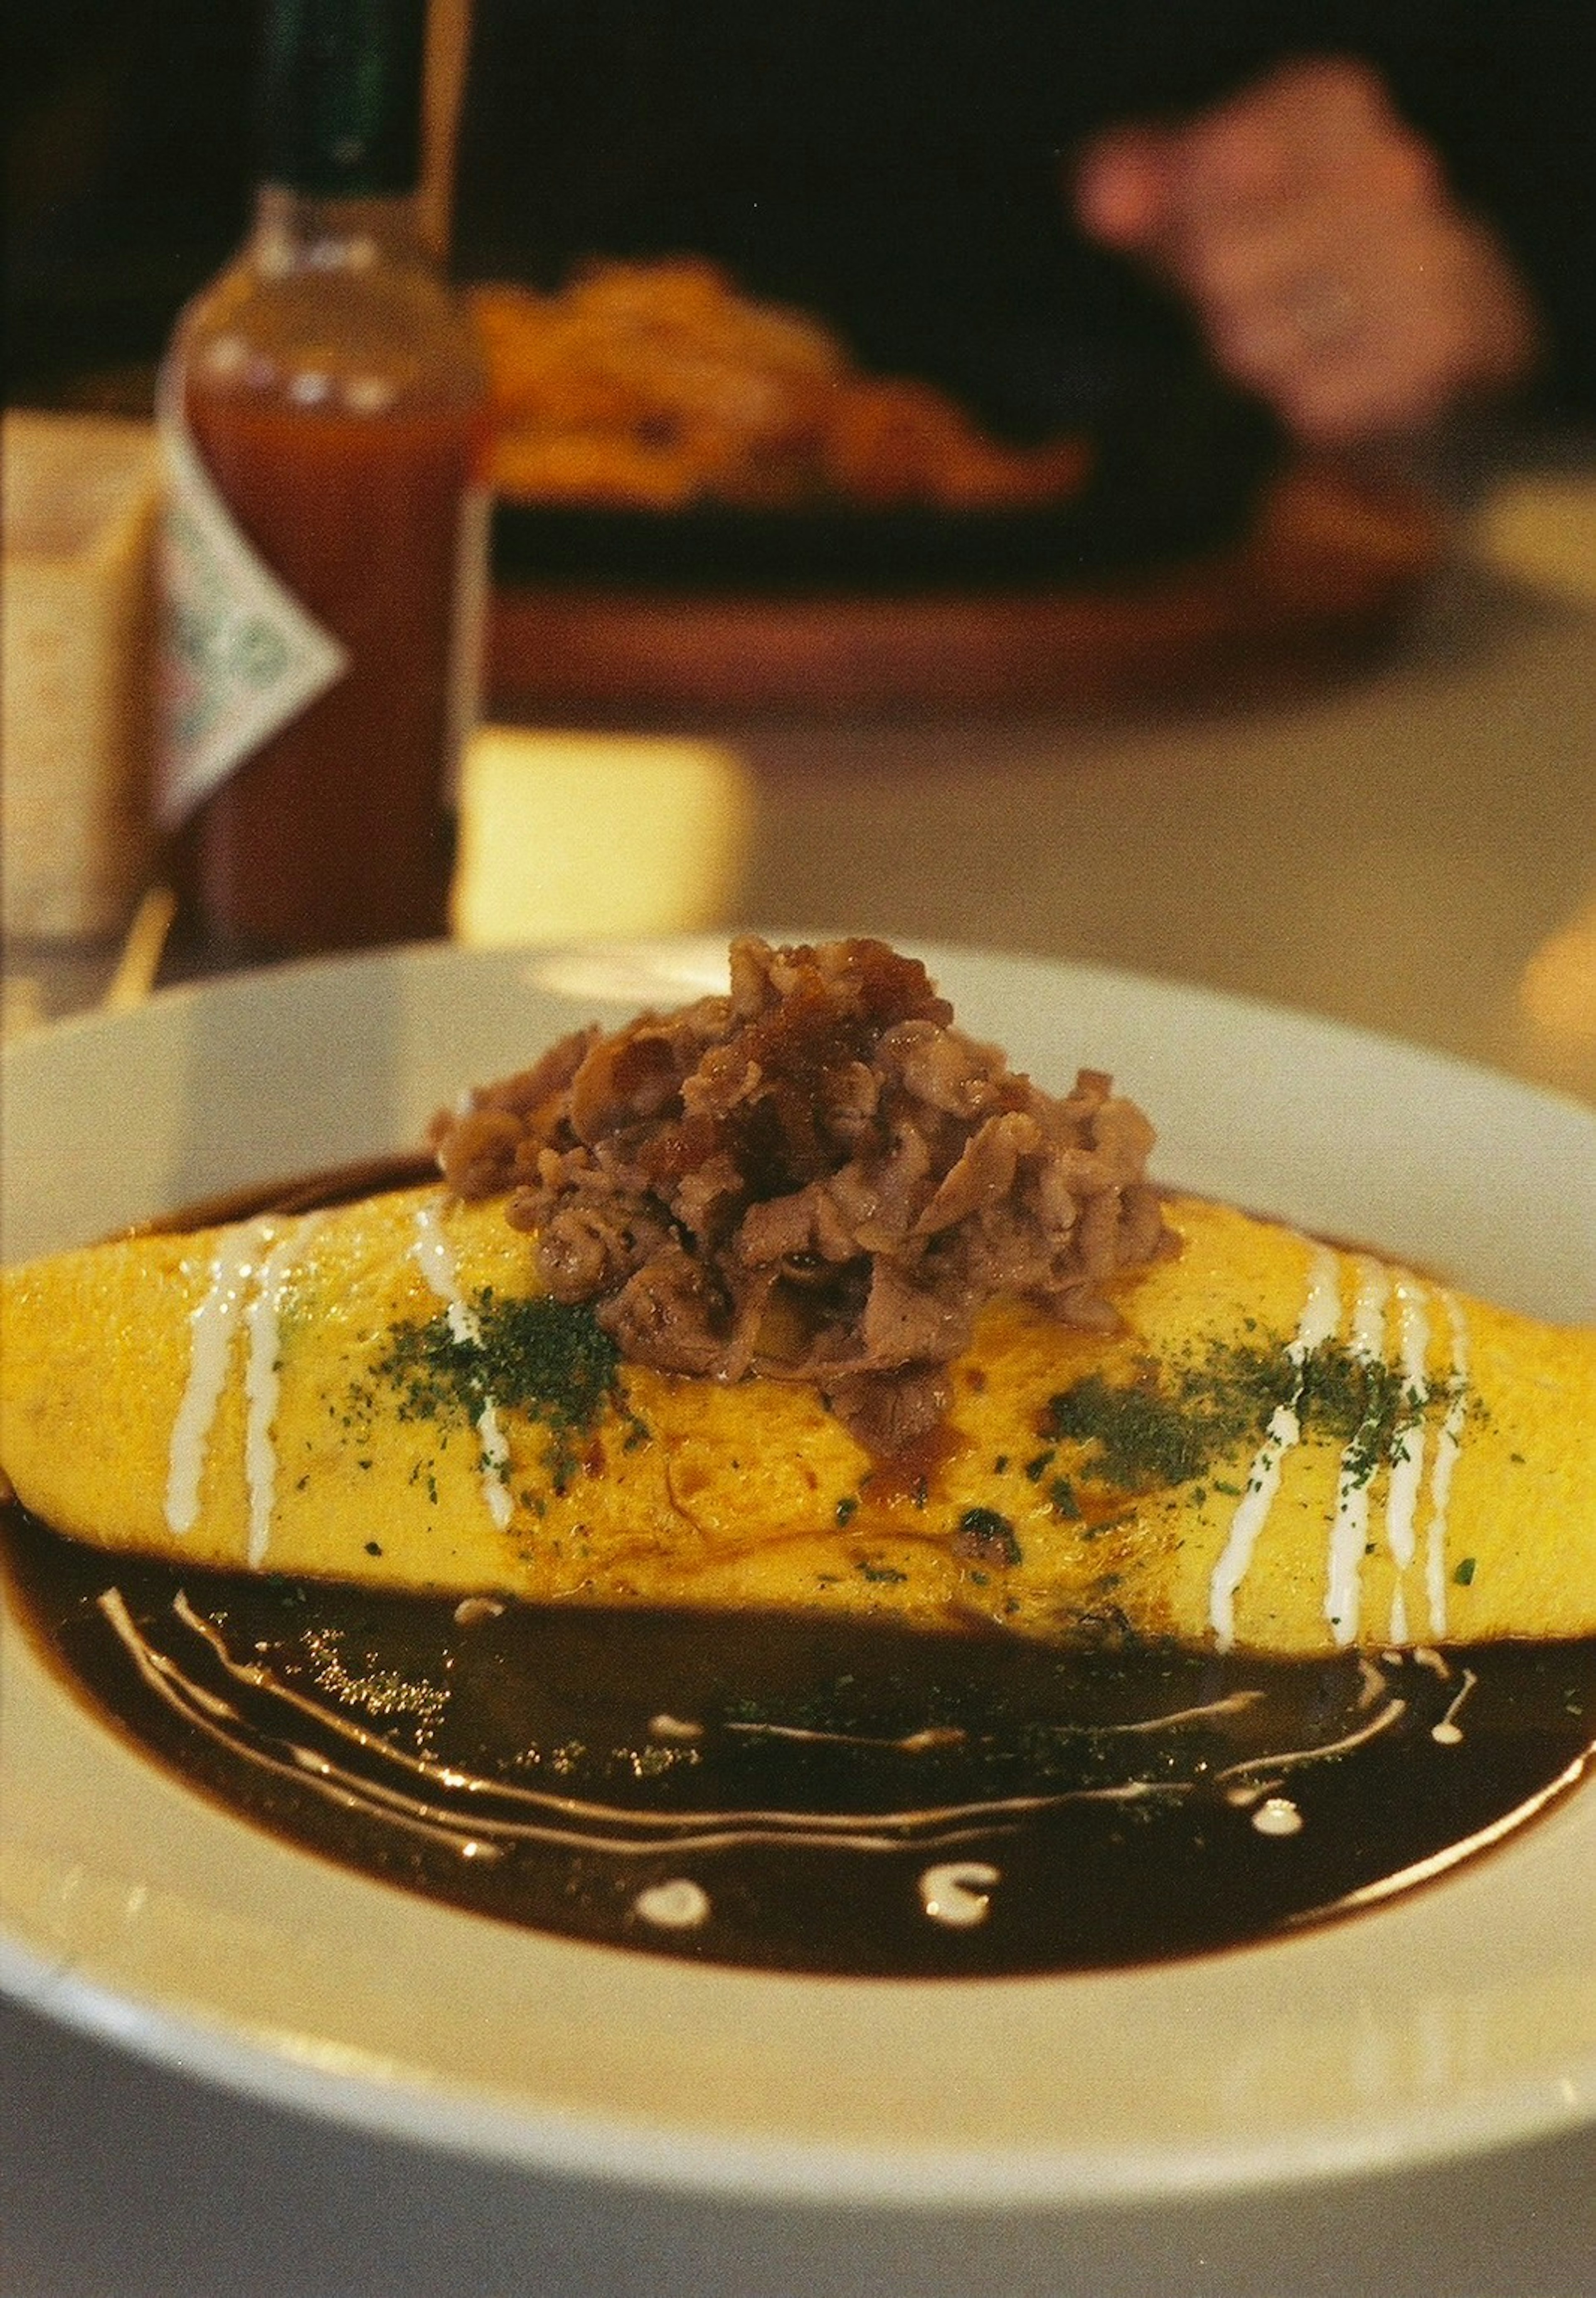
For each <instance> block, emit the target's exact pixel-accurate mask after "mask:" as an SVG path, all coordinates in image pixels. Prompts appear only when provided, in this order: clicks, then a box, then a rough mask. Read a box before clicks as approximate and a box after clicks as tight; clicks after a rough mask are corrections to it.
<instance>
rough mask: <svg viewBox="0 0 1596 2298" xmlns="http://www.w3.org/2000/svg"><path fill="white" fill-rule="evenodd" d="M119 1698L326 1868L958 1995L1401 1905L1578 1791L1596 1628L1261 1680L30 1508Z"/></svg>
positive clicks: (238, 1809) (250, 1813)
mask: <svg viewBox="0 0 1596 2298" xmlns="http://www.w3.org/2000/svg"><path fill="white" fill-rule="evenodd" d="M4 1558H5V1564H6V1570H7V1577H8V1580H9V1583H10V1591H11V1595H12V1601H13V1603H14V1605H15V1608H16V1609H17V1611H18V1613H19V1614H20V1616H21V1619H22V1621H23V1623H24V1624H25V1625H26V1627H27V1628H28V1630H29V1632H30V1633H31V1634H32V1635H33V1637H34V1638H35V1640H36V1641H37V1643H38V1645H39V1646H40V1647H41V1648H42V1649H43V1650H44V1652H45V1654H46V1656H47V1657H48V1659H49V1661H50V1662H51V1664H52V1665H53V1666H54V1668H55V1669H56V1670H57V1671H58V1673H59V1674H61V1675H62V1676H63V1677H64V1678H65V1679H66V1680H67V1681H68V1682H70V1684H71V1685H72V1687H73V1688H74V1689H75V1690H76V1691H77V1692H78V1693H79V1695H80V1696H81V1697H82V1698H83V1699H84V1700H85V1701H86V1702H87V1704H88V1706H89V1707H90V1708H91V1709H92V1710H93V1711H94V1712H95V1714H96V1715H99V1716H100V1717H102V1718H103V1720H105V1721H106V1722H107V1723H111V1724H112V1725H113V1726H114V1728H116V1729H117V1730H119V1731H120V1732H122V1733H123V1734H124V1735H125V1736H126V1737H128V1739H129V1740H132V1741H133V1742H134V1744H136V1746H137V1747H139V1748H142V1749H143V1750H145V1752H146V1753H147V1754H149V1755H150V1756H151V1757H153V1758H154V1759H155V1760H156V1761H158V1762H159V1763H161V1764H162V1765H166V1766H168V1767H170V1769H171V1770H173V1771H174V1772H175V1773H178V1775H179V1776H180V1777H181V1778H182V1779H184V1780H185V1781H186V1782H187V1783H188V1785H189V1786H191V1787H192V1788H194V1790H197V1791H198V1792H200V1793H201V1794H203V1795H205V1796H207V1797H209V1798H212V1799H214V1800H217V1801H219V1802H221V1803H223V1804H224V1805H226V1806H227V1808H228V1809H230V1810H231V1811H233V1812H234V1813H236V1814H238V1815H239V1816H240V1817H241V1818H243V1819H244V1820H247V1821H249V1822H251V1823H254V1824H256V1825H258V1826H260V1827H263V1828H266V1829H268V1830H269V1831H271V1832H273V1833H275V1834H277V1835H278V1836H280V1837H282V1838H283V1839H285V1840H286V1841H287V1842H289V1843H291V1844H293V1845H294V1846H295V1847H297V1848H298V1849H299V1850H301V1851H302V1852H306V1853H310V1854H314V1855H317V1856H321V1857H324V1858H327V1859H330V1860H333V1861H335V1862H336V1863H338V1864H341V1865H344V1866H347V1867H351V1868H354V1869H357V1870H359V1871H360V1872H363V1873H365V1874H367V1875H368V1876H370V1877H373V1878H376V1879H377V1880H378V1881H381V1882H383V1883H385V1884H389V1885H393V1886H396V1887H398V1888H400V1889H405V1890H409V1891H418V1892H421V1893H424V1894H426V1896H428V1897H433V1898H434V1899H438V1900H442V1901H443V1902H445V1903H447V1904H448V1905H452V1906H455V1907H459V1908H463V1909H467V1910H469V1911H471V1912H472V1913H474V1914H477V1915H481V1916H486V1917H491V1918H492V1919H495V1920H497V1921H500V1922H512V1923H518V1924H523V1925H525V1926H528V1927H530V1928H531V1929H533V1930H541V1931H546V1932H555V1933H558V1934H561V1935H564V1936H566V1937H571V1938H581V1939H585V1940H588V1941H592V1942H599V1943H602V1944H604V1945H606V1946H609V1947H623V1948H632V1949H642V1950H647V1951H649V1952H653V1953H657V1954H666V1955H685V1956H690V1957H695V1958H698V1959H700V1960H703V1961H706V1962H711V1963H731V1964H741V1965H745V1966H750V1967H756V1968H762V1969H768V1970H779V1971H809V1972H818V1973H826V1974H832V1975H842V1974H853V1975H861V1976H865V1975H868V1976H879V1977H897V1978H928V1979H929V1978H939V1977H943V1978H969V1977H977V1976H997V1975H1003V1974H1017V1973H1027V1972H1029V1973H1038V1972H1047V1971H1081V1970H1094V1969H1103V1968H1106V1967H1116V1966H1119V1967H1123V1966H1129V1965H1134V1964H1137V1963H1150V1962H1160V1961H1165V1960H1168V1959H1170V1958H1174V1957H1179V1956H1184V1955H1197V1954H1203V1953H1207V1952H1211V1951H1213V1950H1215V1949H1219V1948H1227V1947H1242V1946H1245V1945H1248V1944H1251V1943H1255V1942H1258V1941H1261V1940H1264V1939H1269V1938H1280V1937H1283V1936H1286V1935H1287V1934H1289V1933H1291V1932H1293V1931H1295V1930H1300V1929H1302V1927H1303V1926H1305V1925H1311V1924H1314V1923H1318V1922H1324V1921H1326V1920H1328V1919H1330V1918H1332V1917H1337V1916H1341V1915H1344V1914H1352V1912H1354V1911H1356V1910H1358V1909H1360V1908H1365V1907H1369V1906H1371V1905H1378V1904H1379V1903H1380V1902H1382V1901H1384V1900H1385V1899H1387V1898H1388V1897H1391V1896H1392V1895H1393V1893H1395V1892H1398V1891H1401V1890H1402V1889H1409V1888H1412V1887H1414V1886H1416V1885H1418V1884H1419V1883H1423V1882H1427V1881H1433V1880H1435V1878H1436V1877H1438V1876H1441V1875H1443V1874H1444V1873H1445V1872H1448V1871H1449V1870H1450V1869H1451V1867H1453V1866H1454V1865H1456V1864H1459V1863H1460V1862H1461V1861H1463V1860H1465V1859H1468V1858H1469V1857H1472V1856H1476V1854H1478V1853H1479V1852H1481V1851H1483V1850H1484V1849H1485V1848H1487V1847H1489V1846H1491V1845H1493V1844H1494V1843H1496V1842H1498V1841H1499V1840H1501V1838H1502V1837H1503V1836H1504V1835H1506V1834H1509V1833H1510V1832H1511V1831H1513V1830H1515V1829H1516V1828H1517V1827H1518V1826H1519V1825H1521V1824H1523V1823H1526V1822H1527V1821H1528V1820H1530V1819H1531V1818H1533V1817H1534V1815H1535V1814H1537V1813H1538V1812H1540V1811H1542V1810H1543V1809H1544V1808H1545V1807H1546V1806H1548V1805H1549V1804H1551V1803H1552V1802H1553V1801H1555V1800H1556V1799H1557V1798H1559V1797H1560V1796H1561V1795H1562V1794H1564V1793H1566V1792H1567V1791H1568V1790H1571V1789H1572V1788H1573V1787H1574V1785H1575V1782H1576V1781H1578V1780H1579V1779H1580V1778H1581V1777H1582V1776H1583V1775H1584V1773H1585V1772H1586V1771H1587V1769H1588V1767H1589V1764H1590V1760H1591V1755H1592V1738H1593V1736H1596V1642H1592V1641H1590V1640H1585V1641H1575V1642H1568V1643H1561V1644H1535V1643H1525V1644H1499V1645H1493V1646H1490V1647H1482V1648H1476V1649H1449V1650H1447V1651H1445V1652H1440V1651H1432V1650H1426V1649H1418V1650H1417V1651H1412V1652H1409V1653H1405V1654H1402V1655H1398V1654H1395V1653H1392V1654H1386V1655H1378V1656H1375V1657H1369V1656H1363V1657H1359V1656H1357V1655H1346V1656H1343V1657H1338V1658H1336V1659H1333V1660H1324V1661H1307V1662H1304V1661H1278V1660H1275V1661H1270V1660H1255V1659H1251V1658H1247V1657H1236V1656H1229V1657H1212V1656H1209V1655H1205V1654H1202V1653H1195V1652H1189V1651H1177V1650H1169V1651H1161V1650H1154V1649H1147V1648H1139V1649H1131V1650H1128V1651H1111V1650H1102V1651H1097V1652H1081V1651H1062V1650H1052V1649H1046V1648H1044V1647H1040V1646H1038V1645H1036V1644H1033V1643H1029V1642H1022V1641H1019V1640H1017V1639H1015V1640H1011V1639H1009V1638H1006V1637H1003V1636H999V1635H971V1636H967V1637H966V1636H958V1635H928V1634H923V1633H914V1632H911V1631H904V1630H895V1629H889V1628H884V1627H881V1626H880V1625H876V1624H864V1623H858V1622H854V1623H848V1622H837V1621H823V1622H815V1621H813V1620H799V1619H795V1618H790V1617H783V1616H775V1615H772V1616H743V1617H740V1618H736V1619H727V1618H725V1617H720V1618H714V1617H708V1616H692V1615H684V1614H674V1613H667V1612H649V1611H641V1610H640V1611H636V1612H625V1611H606V1612H598V1611H591V1612H587V1611H583V1610H580V1609H577V1608H537V1607H533V1606H525V1605H516V1604H503V1603H500V1602H499V1601H498V1600H484V1599H467V1600H466V1601H465V1602H464V1603H460V1602H459V1601H457V1600H454V1599H452V1598H450V1599H431V1598H426V1597H412V1596H394V1595H390V1594H385V1593H380V1592H372V1591H357V1590H351V1589H343V1588H332V1587H327V1586H320V1585H313V1584H311V1583H303V1582H296V1581H290V1580H285V1579H278V1578H275V1577H273V1576H272V1575H247V1574H238V1575H224V1574H208V1573H203V1572H194V1571H180V1570H178V1569H175V1568H173V1567H172V1566H170V1565H167V1564H163V1563H161V1564H157V1563H145V1562H141V1561H137V1560H134V1559H130V1558H117V1557H108V1556H106V1555H104V1554H103V1553H101V1552H99V1551H97V1550H88V1549H85V1548H81V1547H79V1546H77V1545H76V1544H74V1543H71V1542H66V1541H63V1540H61V1539H59V1538H57V1537H56V1536H55V1535H54V1533H51V1532H49V1531H48V1530H47V1529H46V1528H45V1526H43V1525H38V1524H37V1523H35V1522H34V1521H32V1520H31V1519H29V1518H28V1517H25V1516H24V1515H23V1514H22V1512H21V1510H19V1509H11V1510H9V1511H7V1514H6V1518H5V1522H4Z"/></svg>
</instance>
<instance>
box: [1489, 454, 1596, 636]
mask: <svg viewBox="0 0 1596 2298" xmlns="http://www.w3.org/2000/svg"><path fill="white" fill-rule="evenodd" d="M1471 542H1472V548H1473V551H1474V555H1475V556H1476V558H1481V559H1483V560H1484V562H1485V563H1486V565H1488V566H1493V567H1494V568H1495V569H1496V571H1497V572H1498V573H1499V574H1502V575H1511V576H1513V577H1514V578H1515V579H1516V580H1517V581H1518V582H1521V583H1529V584H1530V585H1531V586H1532V587H1533V588H1534V589H1535V590H1537V591H1552V592H1554V593H1557V594H1559V595H1560V596H1561V597H1563V598H1566V599H1572V600H1573V601H1574V603H1575V605H1576V606H1582V607H1590V606H1596V479H1592V478H1590V477H1588V476H1584V475H1576V474H1570V475H1561V476H1559V475H1551V474H1548V475H1536V476H1529V477H1525V478H1517V479H1509V480H1506V481H1504V482H1503V483H1502V484H1500V485H1498V486H1495V487H1493V488H1492V490H1491V491H1490V492H1489V494H1487V496H1486V497H1485V500H1484V502H1483V503H1482V504H1481V506H1480V508H1479V509H1478V510H1477V512H1476V514H1475V517H1474V522H1473V528H1472V533H1471Z"/></svg>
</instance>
